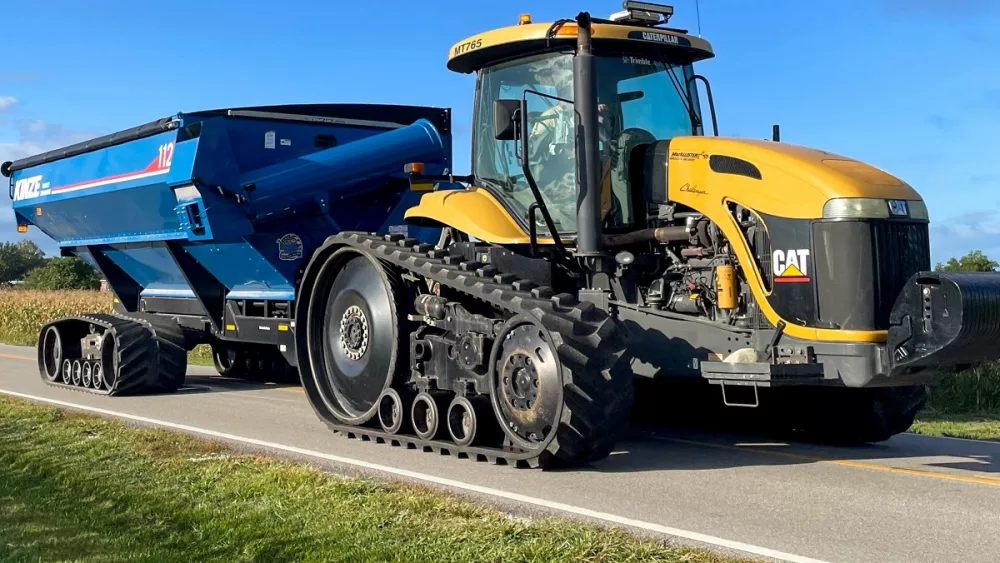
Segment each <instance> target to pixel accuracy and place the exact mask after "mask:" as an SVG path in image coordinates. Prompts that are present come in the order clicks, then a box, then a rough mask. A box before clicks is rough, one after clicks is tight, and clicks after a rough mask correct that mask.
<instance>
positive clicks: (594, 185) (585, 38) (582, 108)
mask: <svg viewBox="0 0 1000 563" xmlns="http://www.w3.org/2000/svg"><path fill="white" fill-rule="evenodd" d="M576 24H577V29H578V31H577V50H576V58H575V59H574V61H573V72H574V74H575V76H574V91H573V97H574V105H575V106H576V113H577V115H578V116H579V122H578V123H577V137H576V138H577V145H576V146H577V163H578V164H577V166H578V168H577V174H576V184H577V195H576V231H577V240H576V254H577V255H578V256H600V255H601V161H600V158H599V157H598V151H597V142H598V138H597V71H596V62H595V61H594V44H593V41H592V39H591V30H590V14H589V13H587V12H580V14H579V15H577V16H576Z"/></svg>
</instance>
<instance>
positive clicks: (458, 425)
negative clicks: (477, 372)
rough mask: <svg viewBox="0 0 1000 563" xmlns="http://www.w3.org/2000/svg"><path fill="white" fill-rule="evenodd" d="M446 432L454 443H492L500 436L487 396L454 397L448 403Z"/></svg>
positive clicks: (463, 445)
mask: <svg viewBox="0 0 1000 563" xmlns="http://www.w3.org/2000/svg"><path fill="white" fill-rule="evenodd" d="M447 419H448V434H449V435H450V436H451V439H452V441H453V442H455V444H456V445H459V446H462V447H466V446H473V445H480V444H489V445H493V444H492V442H494V441H495V440H496V439H497V438H498V437H499V436H500V431H499V430H500V429H499V427H498V426H497V425H496V418H495V417H494V416H493V411H492V410H491V408H490V400H489V398H487V397H483V396H479V397H472V398H471V399H470V398H466V397H460V396H459V397H455V398H454V399H452V401H451V404H450V405H448V415H447Z"/></svg>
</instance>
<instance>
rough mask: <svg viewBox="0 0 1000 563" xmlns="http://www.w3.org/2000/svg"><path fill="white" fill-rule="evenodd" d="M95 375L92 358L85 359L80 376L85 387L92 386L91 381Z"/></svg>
mask: <svg viewBox="0 0 1000 563" xmlns="http://www.w3.org/2000/svg"><path fill="white" fill-rule="evenodd" d="M93 376H94V364H93V362H91V361H90V360H84V361H83V373H82V374H81V376H80V383H81V384H82V385H83V386H84V387H90V382H91V380H92V379H93Z"/></svg>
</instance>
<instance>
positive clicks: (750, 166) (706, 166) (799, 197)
mask: <svg viewBox="0 0 1000 563" xmlns="http://www.w3.org/2000/svg"><path fill="white" fill-rule="evenodd" d="M664 149H666V150H664ZM649 152H650V153H653V154H655V153H659V158H660V160H661V162H662V160H664V159H665V160H666V161H667V170H668V178H669V181H668V182H667V184H668V192H669V193H668V194H666V195H667V197H668V199H669V200H671V201H685V200H689V199H692V198H694V199H702V198H709V199H715V200H721V199H729V200H730V201H734V202H736V203H740V204H741V205H743V206H745V207H750V208H753V209H755V210H757V211H758V212H763V213H767V214H771V215H777V216H782V217H789V218H801V219H808V218H820V217H823V216H824V206H825V205H826V204H827V202H829V201H830V200H832V199H836V198H870V199H876V200H906V201H908V202H910V204H909V207H908V209H912V210H913V211H914V216H915V218H916V217H918V216H920V215H922V216H923V217H926V212H925V211H924V210H925V207H924V205H923V202H922V201H921V198H920V195H919V194H918V193H917V192H916V191H915V190H914V189H913V188H912V187H910V186H909V185H908V184H906V183H905V182H903V181H902V180H900V179H899V178H897V177H895V176H893V175H891V174H889V173H887V172H885V171H883V170H880V169H878V168H875V167H874V166H871V165H869V164H865V163H863V162H860V161H858V160H854V159H852V158H848V157H846V156H841V155H839V154H835V153H831V152H827V151H823V150H817V149H811V148H807V147H802V146H797V145H791V144H787V143H775V142H770V141H757V140H751V139H736V138H726V137H693V136H692V137H675V138H673V139H671V140H670V141H669V145H668V147H661V148H659V149H657V148H655V147H654V149H653V150H651V151H649ZM650 164H652V163H651V162H650V161H649V158H647V166H648V165H650ZM647 178H649V175H648V174H647ZM653 195H654V198H655V188H654V194H653ZM720 202H721V201H720ZM887 205H888V204H887Z"/></svg>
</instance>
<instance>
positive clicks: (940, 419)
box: [910, 410, 1000, 442]
mask: <svg viewBox="0 0 1000 563" xmlns="http://www.w3.org/2000/svg"><path fill="white" fill-rule="evenodd" d="M910 431H911V432H916V433H917V434H927V435H929V436H951V437H952V438H970V439H973V440H993V441H997V442H1000V410H998V411H985V412H981V413H975V414H955V413H940V412H935V411H933V410H929V411H924V412H921V413H920V414H919V415H917V420H916V422H914V423H913V426H911V427H910Z"/></svg>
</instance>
